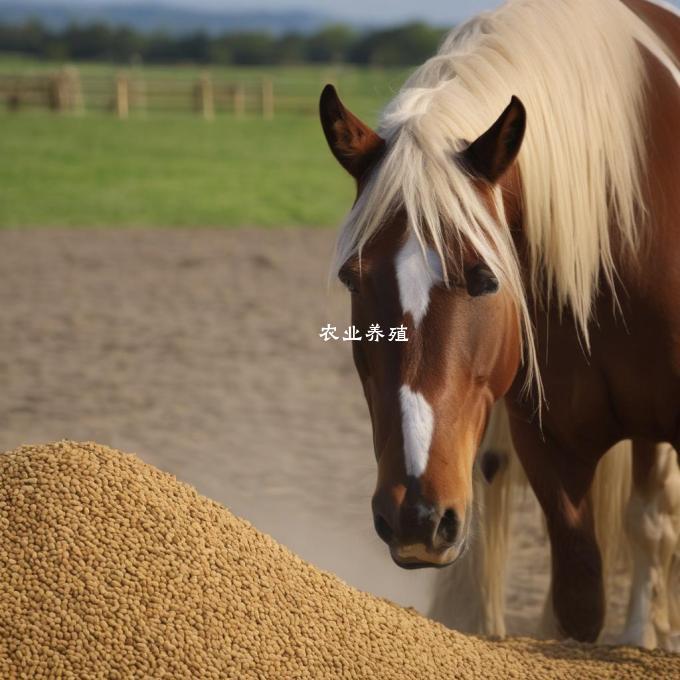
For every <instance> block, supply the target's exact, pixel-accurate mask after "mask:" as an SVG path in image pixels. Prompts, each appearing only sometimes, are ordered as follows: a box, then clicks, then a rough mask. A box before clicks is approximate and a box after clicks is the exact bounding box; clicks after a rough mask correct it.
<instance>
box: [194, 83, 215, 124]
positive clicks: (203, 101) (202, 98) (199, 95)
mask: <svg viewBox="0 0 680 680" xmlns="http://www.w3.org/2000/svg"><path fill="white" fill-rule="evenodd" d="M196 108H197V110H198V111H200V112H201V114H202V115H203V118H205V119H206V120H212V119H213V118H214V117H215V97H214V92H213V84H212V79H211V78H210V74H209V73H204V74H203V75H201V78H200V80H199V81H198V85H197V86H196Z"/></svg>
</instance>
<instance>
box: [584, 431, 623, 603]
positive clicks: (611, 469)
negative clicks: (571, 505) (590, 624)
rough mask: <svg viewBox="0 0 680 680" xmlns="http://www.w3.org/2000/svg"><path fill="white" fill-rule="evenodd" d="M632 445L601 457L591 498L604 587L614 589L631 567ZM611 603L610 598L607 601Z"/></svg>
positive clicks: (610, 450)
mask: <svg viewBox="0 0 680 680" xmlns="http://www.w3.org/2000/svg"><path fill="white" fill-rule="evenodd" d="M632 459H633V455H632V443H631V441H630V440H626V441H622V442H619V443H618V444H616V445H615V446H613V447H612V448H611V449H609V451H607V453H606V454H605V455H604V456H603V457H602V459H601V460H600V462H599V463H598V466H597V470H596V471H595V478H594V479H593V484H592V486H591V490H590V495H591V502H592V507H593V517H594V520H595V535H596V536H597V543H598V545H599V547H600V554H601V556H602V575H603V579H604V583H605V587H609V588H611V586H612V584H613V583H614V577H615V575H616V573H617V571H618V570H620V569H621V568H622V565H623V564H624V562H622V561H623V560H625V568H626V570H628V569H629V567H630V565H629V564H628V563H629V562H630V542H629V539H628V536H627V533H626V526H625V517H626V506H627V504H628V499H629V498H630V494H631V487H632V467H633V463H632ZM606 599H607V601H611V598H610V597H607V598H606Z"/></svg>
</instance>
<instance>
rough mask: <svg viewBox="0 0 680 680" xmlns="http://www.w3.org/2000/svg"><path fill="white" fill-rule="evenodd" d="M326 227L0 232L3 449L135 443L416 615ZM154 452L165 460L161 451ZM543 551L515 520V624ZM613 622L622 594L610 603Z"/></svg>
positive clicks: (427, 580) (518, 514)
mask: <svg viewBox="0 0 680 680" xmlns="http://www.w3.org/2000/svg"><path fill="white" fill-rule="evenodd" d="M333 236H334V235H333V233H332V232H331V231H326V230H323V231H322V230H303V229H286V230H284V229H281V230H276V231H274V230H272V231H268V230H254V229H252V230H233V231H226V230H225V231H218V230H198V229H197V230H184V231H179V230H154V231H150V230H149V231H135V230H130V231H122V230H121V231H97V230H94V231H90V230H69V231H65V230H21V231H1V232H0V272H1V273H2V285H1V286H0V384H2V390H0V450H9V449H12V448H14V447H16V446H18V445H20V444H26V443H37V442H44V441H51V440H56V439H60V438H69V439H75V440H95V441H98V442H100V443H102V444H107V445H109V446H112V447H115V448H118V449H122V450H124V451H130V452H135V453H137V454H139V455H140V456H141V457H142V458H143V459H144V460H146V461H147V462H149V463H152V464H153V465H156V466H158V467H160V468H161V469H163V470H167V471H169V472H171V473H173V474H175V475H176V476H177V477H178V478H179V479H181V480H183V481H186V482H189V483H190V484H193V485H194V486H196V488H197V489H198V490H199V491H200V492H201V493H203V494H205V495H207V496H209V497H211V498H213V499H215V500H218V501H220V502H222V503H224V504H225V505H226V506H227V507H229V508H230V509H231V510H232V511H233V512H235V513H236V514H238V515H241V516H243V517H245V518H247V519H248V520H250V521H251V522H253V523H254V524H255V525H256V526H257V527H258V528H259V529H261V530H263V531H265V532H267V533H270V534H271V535H273V536H274V537H275V538H276V539H278V540H279V541H281V542H282V543H284V544H285V545H287V546H288V547H290V548H291V549H293V550H294V551H295V552H297V553H298V554H299V555H301V556H302V557H303V558H305V559H307V560H308V561H310V562H312V563H314V564H316V565H318V566H320V567H322V568H324V569H328V570H330V571H333V572H335V573H336V574H338V575H339V576H340V577H341V578H343V579H344V580H346V581H347V582H348V583H350V584H352V585H354V586H357V587H359V588H361V589H363V590H367V591H370V592H373V593H376V594H378V595H382V596H386V597H389V598H391V599H393V600H395V601H396V602H399V603H401V604H405V605H411V606H415V607H416V608H418V609H420V610H421V611H424V610H426V608H427V603H428V601H429V597H430V594H429V593H430V588H431V585H432V579H433V576H434V574H433V572H431V571H429V570H426V571H419V572H406V571H402V570H400V569H399V568H398V567H396V566H395V565H394V564H393V563H392V562H391V560H390V559H389V556H388V554H387V551H386V550H385V549H384V547H383V545H382V544H381V543H380V541H379V539H378V538H377V536H375V534H374V531H373V528H372V522H371V515H370V496H371V492H372V488H373V485H374V481H375V469H374V468H375V463H374V460H373V453H372V445H371V433H370V424H369V419H368V412H367V409H366V405H365V402H364V399H363V395H362V393H361V389H360V385H359V382H358V379H357V378H356V376H355V372H354V367H353V365H352V361H351V352H350V347H349V346H348V343H343V342H330V343H327V344H326V343H324V342H323V341H322V340H321V339H320V338H319V331H320V329H321V327H322V326H323V325H326V324H327V323H331V324H332V325H335V326H337V327H338V329H339V330H340V331H341V330H342V329H343V328H344V327H345V326H346V325H347V317H348V311H349V310H348V307H349V305H348V304H347V300H346V298H345V295H344V293H343V291H341V290H339V289H338V287H337V286H332V287H331V288H330V290H329V289H327V288H326V272H327V265H328V260H329V255H330V252H331V248H332V242H333ZM161 455H162V457H159V456H161ZM548 568H549V556H548V552H547V546H546V542H545V538H544V536H543V531H542V528H541V524H540V519H539V518H538V515H537V513H536V512H535V507H534V504H533V501H532V499H531V498H519V499H518V500H517V503H516V511H515V512H514V514H513V546H512V558H511V560H510V562H509V564H508V571H507V578H508V602H507V606H508V614H509V618H508V623H509V632H511V633H523V634H531V633H532V632H533V631H534V629H535V626H536V623H537V621H538V619H539V618H540V612H541V608H542V603H543V599H544V597H545V591H546V588H547V583H548ZM612 606H613V609H614V612H615V616H614V620H617V619H618V620H620V616H621V611H622V593H619V595H618V597H617V598H616V599H615V601H614V603H613V605H612Z"/></svg>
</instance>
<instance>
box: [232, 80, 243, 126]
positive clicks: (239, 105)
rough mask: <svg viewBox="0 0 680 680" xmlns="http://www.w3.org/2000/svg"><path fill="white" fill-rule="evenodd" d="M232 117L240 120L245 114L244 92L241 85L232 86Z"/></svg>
mask: <svg viewBox="0 0 680 680" xmlns="http://www.w3.org/2000/svg"><path fill="white" fill-rule="evenodd" d="M233 92H234V115H235V116H236V117H237V118H241V117H242V116H243V115H244V114H245V112H246V91H245V89H244V88H243V85H235V86H234V90H233Z"/></svg>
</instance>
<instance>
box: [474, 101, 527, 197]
mask: <svg viewBox="0 0 680 680" xmlns="http://www.w3.org/2000/svg"><path fill="white" fill-rule="evenodd" d="M526 122H527V115H526V110H525V109H524V104H522V102H521V101H520V100H519V99H518V98H517V97H513V98H512V99H511V100H510V104H508V106H507V108H506V109H505V111H503V113H501V115H500V117H499V118H498V120H497V121H496V122H495V123H494V124H493V125H492V126H491V127H490V128H489V129H488V130H487V131H486V132H485V133H484V134H483V135H481V136H480V137H478V138H477V139H476V140H475V141H474V142H472V144H470V146H469V147H468V148H467V149H465V151H463V159H464V161H465V165H466V166H467V168H468V169H469V170H470V171H471V172H472V173H473V174H474V175H476V176H477V177H481V178H482V179H484V180H486V181H487V182H490V183H492V184H493V183H494V182H496V181H498V179H499V178H500V177H501V176H502V175H503V173H504V172H505V171H506V170H507V169H508V168H509V167H510V166H511V165H512V162H513V161H514V160H515V158H516V157H517V154H518V153H519V149H520V147H521V146H522V140H523V139H524V131H525V130H526Z"/></svg>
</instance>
